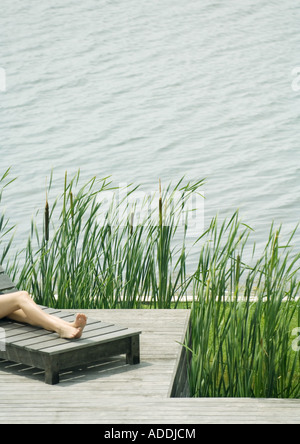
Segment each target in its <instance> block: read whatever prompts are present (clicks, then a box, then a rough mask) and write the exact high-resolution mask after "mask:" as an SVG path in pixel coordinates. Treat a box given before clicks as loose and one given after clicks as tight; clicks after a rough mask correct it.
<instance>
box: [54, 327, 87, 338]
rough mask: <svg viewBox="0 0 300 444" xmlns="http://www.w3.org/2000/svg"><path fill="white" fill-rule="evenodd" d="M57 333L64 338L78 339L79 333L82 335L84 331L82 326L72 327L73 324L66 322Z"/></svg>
mask: <svg viewBox="0 0 300 444" xmlns="http://www.w3.org/2000/svg"><path fill="white" fill-rule="evenodd" d="M57 333H58V334H59V336H60V337H61V338H62V339H77V338H78V335H79V334H80V336H81V334H82V331H81V330H80V328H75V327H72V325H71V324H70V325H67V324H66V325H63V326H60V327H59V329H58V331H57Z"/></svg>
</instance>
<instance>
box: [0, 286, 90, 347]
mask: <svg viewBox="0 0 300 444" xmlns="http://www.w3.org/2000/svg"><path fill="white" fill-rule="evenodd" d="M3 317H8V318H10V319H12V320H15V321H18V322H24V323H27V324H31V325H35V326H38V327H42V328H44V329H45V330H49V331H54V332H56V333H58V334H59V336H60V337H61V338H66V339H78V338H80V337H81V335H82V331H83V329H84V327H85V325H86V316H85V315H83V314H78V315H77V316H76V320H75V322H74V323H68V322H66V321H64V320H63V319H60V318H57V317H56V316H52V315H49V314H48V313H45V312H44V311H43V310H41V309H40V308H39V307H38V306H37V305H36V303H35V302H34V301H33V300H32V299H31V297H30V296H29V294H28V293H27V292H24V291H20V292H17V293H10V294H6V295H1V299H0V319H1V318H3Z"/></svg>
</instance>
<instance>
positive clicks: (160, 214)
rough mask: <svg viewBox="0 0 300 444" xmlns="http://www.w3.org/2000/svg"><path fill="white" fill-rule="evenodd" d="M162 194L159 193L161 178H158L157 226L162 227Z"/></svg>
mask: <svg viewBox="0 0 300 444" xmlns="http://www.w3.org/2000/svg"><path fill="white" fill-rule="evenodd" d="M162 208H163V205H162V194H161V180H160V179H159V226H160V228H162V219H163V217H162Z"/></svg>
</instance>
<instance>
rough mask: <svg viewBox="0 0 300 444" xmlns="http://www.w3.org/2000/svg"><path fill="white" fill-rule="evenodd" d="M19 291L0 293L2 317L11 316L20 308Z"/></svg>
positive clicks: (0, 313) (0, 314) (0, 315)
mask: <svg viewBox="0 0 300 444" xmlns="http://www.w3.org/2000/svg"><path fill="white" fill-rule="evenodd" d="M18 296H19V294H18V293H8V294H1V295H0V319H1V318H5V317H7V316H9V315H10V314H12V313H14V312H15V311H16V310H18V309H19V308H20V307H19V304H18Z"/></svg>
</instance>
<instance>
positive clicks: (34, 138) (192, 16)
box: [0, 0, 300, 245]
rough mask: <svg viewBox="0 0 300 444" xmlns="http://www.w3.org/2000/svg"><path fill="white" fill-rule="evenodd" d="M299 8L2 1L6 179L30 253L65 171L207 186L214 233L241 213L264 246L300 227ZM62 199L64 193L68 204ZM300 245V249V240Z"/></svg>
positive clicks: (154, 0) (150, 184) (7, 200)
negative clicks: (39, 213)
mask: <svg viewBox="0 0 300 444" xmlns="http://www.w3.org/2000/svg"><path fill="white" fill-rule="evenodd" d="M299 19H300V7H299V3H298V2H297V1H295V0H285V1H284V2H283V1H265V0H253V1H250V0H243V1H241V2H238V1H227V2H221V1H211V0H209V1H208V0H194V1H186V0H185V1H180V0H151V1H149V0H147V1H146V0H126V1H120V0H85V1H84V2H78V1H77V0H76V1H75V0H65V1H58V0H44V1H42V2H37V1H34V2H27V1H25V2H24V1H23V0H22V1H21V0H14V1H11V0H1V15H0V30H1V39H0V67H1V68H3V69H5V72H6V92H0V169H1V171H0V173H1V172H3V171H4V170H5V169H6V168H7V167H9V166H12V176H18V180H17V181H16V182H15V183H14V184H12V185H11V186H10V187H9V188H8V189H7V191H6V194H5V195H4V202H3V204H5V206H6V210H7V213H8V214H9V215H10V217H11V219H12V221H13V222H15V223H17V224H18V232H17V235H16V240H17V241H19V244H20V245H23V243H24V240H25V239H26V238H27V235H28V233H29V228H30V220H31V216H32V215H33V214H34V213H35V211H36V210H37V209H38V208H42V207H43V202H44V189H45V178H46V176H48V177H49V173H50V170H51V168H54V172H55V174H54V184H53V188H54V191H55V190H57V192H58V190H61V187H62V183H63V176H64V172H65V170H68V171H69V173H70V174H72V173H74V172H76V171H77V169H78V168H79V167H80V168H81V171H82V178H83V179H88V178H90V177H91V176H94V175H97V176H98V177H104V176H107V175H112V178H113V180H114V181H115V183H116V184H119V183H129V182H135V183H137V184H141V185H142V187H143V189H145V190H153V189H157V187H158V180H159V178H161V179H162V181H163V183H169V182H170V181H173V182H175V181H176V180H178V179H179V178H180V177H182V176H183V175H186V178H187V179H189V180H198V179H201V178H204V177H206V178H207V184H206V186H205V195H206V202H205V217H206V222H207V221H209V218H210V217H211V216H212V215H214V214H215V213H216V212H220V213H221V214H230V213H232V211H233V210H235V209H236V208H239V209H240V212H241V216H242V218H243V219H244V220H245V221H246V222H247V223H248V224H250V225H251V226H252V227H253V228H254V229H255V240H256V241H257V242H258V244H260V243H262V242H264V240H265V238H266V237H267V235H268V231H269V226H270V223H271V221H272V220H275V221H276V222H277V223H280V222H282V223H283V224H284V227H285V230H287V231H289V230H292V229H293V228H294V226H295V225H296V224H297V223H298V221H299V219H300V217H299V216H300V208H299V193H300V182H299V172H300V150H299V137H298V135H299V131H298V128H299V111H300V107H299V105H300V92H297V91H295V90H293V88H292V80H293V78H292V74H291V73H292V70H293V69H294V68H295V67H297V66H299V65H300V60H299V47H300V33H299V23H300V20H299ZM54 194H55V193H54ZM299 244H300V242H299Z"/></svg>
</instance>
